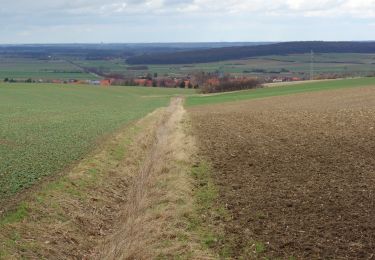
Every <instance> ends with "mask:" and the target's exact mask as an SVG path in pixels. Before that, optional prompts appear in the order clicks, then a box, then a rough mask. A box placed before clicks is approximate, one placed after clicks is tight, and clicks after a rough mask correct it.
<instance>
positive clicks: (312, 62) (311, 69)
mask: <svg viewBox="0 0 375 260" xmlns="http://www.w3.org/2000/svg"><path fill="white" fill-rule="evenodd" d="M310 80H314V51H313V50H311V57H310Z"/></svg>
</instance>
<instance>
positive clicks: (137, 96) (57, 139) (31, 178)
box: [0, 84, 193, 198]
mask: <svg viewBox="0 0 375 260" xmlns="http://www.w3.org/2000/svg"><path fill="white" fill-rule="evenodd" d="M192 93H193V91H192V90H183V89H159V88H141V87H111V88H105V89H104V88H97V87H89V86H72V85H53V84H40V85H37V84H0V198H4V197H7V196H10V195H12V194H15V193H17V192H18V191H20V190H22V189H24V188H27V187H29V186H31V185H32V184H34V183H36V182H38V181H39V180H40V179H41V178H42V177H44V176H49V175H53V174H55V173H57V172H59V171H61V170H63V169H64V168H65V167H66V166H67V165H69V164H70V163H72V162H74V161H75V160H78V159H80V158H82V156H84V154H85V153H87V152H88V151H90V150H91V149H92V148H93V147H95V144H96V143H97V141H98V139H100V137H102V136H103V135H106V134H109V133H112V132H114V131H116V129H119V128H120V127H121V126H124V125H126V124H127V123H129V122H131V121H133V120H136V119H139V118H141V117H143V116H145V115H146V114H147V113H149V112H151V111H153V110H154V109H156V108H158V107H161V106H166V105H167V104H168V103H169V101H170V97H171V96H172V95H176V94H192Z"/></svg>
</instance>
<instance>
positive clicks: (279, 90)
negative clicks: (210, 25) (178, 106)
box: [186, 78, 375, 106]
mask: <svg viewBox="0 0 375 260" xmlns="http://www.w3.org/2000/svg"><path fill="white" fill-rule="evenodd" d="M365 86H375V78H359V79H345V80H332V81H319V82H308V83H302V84H298V85H287V86H280V87H270V88H260V89H255V90H246V91H238V92H231V93H221V94H218V95H206V96H197V95H196V96H191V97H189V98H188V99H187V101H186V104H187V105H188V106H196V105H206V104H216V103H222V102H233V101H240V100H247V99H254V98H264V97H272V96H282V95H289V94H296V93H303V92H311V91H321V90H330V89H340V88H351V87H365Z"/></svg>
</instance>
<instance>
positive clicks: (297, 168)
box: [189, 87, 375, 259]
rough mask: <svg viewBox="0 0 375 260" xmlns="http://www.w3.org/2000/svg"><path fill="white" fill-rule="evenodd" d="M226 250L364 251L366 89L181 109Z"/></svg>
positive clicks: (371, 195) (374, 233) (359, 254)
mask: <svg viewBox="0 0 375 260" xmlns="http://www.w3.org/2000/svg"><path fill="white" fill-rule="evenodd" d="M189 112H190V114H191V116H192V120H193V126H194V132H195V133H196V134H197V136H198V141H199V144H200V150H201V155H202V156H204V158H206V159H207V160H208V161H209V162H210V163H211V164H212V171H213V178H214V182H215V183H216V185H217V187H218V189H219V194H220V196H219V199H218V204H220V205H223V206H225V207H226V209H227V211H228V212H229V214H230V218H229V219H227V218H225V219H224V218H223V219H219V220H216V221H217V223H216V224H217V225H218V226H219V225H224V227H225V236H224V238H223V240H222V241H220V243H219V245H218V246H217V247H218V248H217V249H218V250H223V249H225V250H226V251H227V252H228V251H229V252H230V255H231V256H233V257H235V258H238V257H240V256H242V257H245V258H247V259H249V258H262V257H268V258H271V259H273V258H282V259H289V258H293V259H374V252H375V222H374V218H375V168H374V167H375V157H374V151H375V88H374V87H365V88H357V89H344V90H330V91H324V92H316V93H303V94H296V95H290V96H280V97H272V98H264V99H258V100H252V101H244V102H238V103H228V104H220V105H212V106H197V107H194V108H190V109H189Z"/></svg>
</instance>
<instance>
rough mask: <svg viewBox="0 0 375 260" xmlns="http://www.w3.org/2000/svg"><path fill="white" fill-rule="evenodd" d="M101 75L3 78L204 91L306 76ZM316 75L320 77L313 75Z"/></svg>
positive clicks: (230, 88)
mask: <svg viewBox="0 0 375 260" xmlns="http://www.w3.org/2000/svg"><path fill="white" fill-rule="evenodd" d="M102 76H104V79H95V80H78V79H68V80H62V79H38V80H34V79H27V80H20V79H9V78H5V79H4V82H8V83H15V82H26V83H53V84H77V85H91V86H99V87H109V86H142V87H164V88H189V89H200V90H201V91H202V92H204V93H212V92H222V91H228V90H237V89H249V88H255V87H257V86H259V85H260V84H262V83H278V82H293V81H303V80H307V78H300V77H288V76H281V75H278V76H263V77H255V76H234V75H231V74H224V73H220V72H198V73H195V74H192V75H186V76H180V77H172V76H158V74H157V73H154V74H151V73H147V74H145V75H143V76H137V77H126V78H125V77H123V76H119V75H102ZM337 77H338V76H337V75H325V77H324V78H337ZM315 79H321V78H320V77H319V78H318V77H316V78H315Z"/></svg>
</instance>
